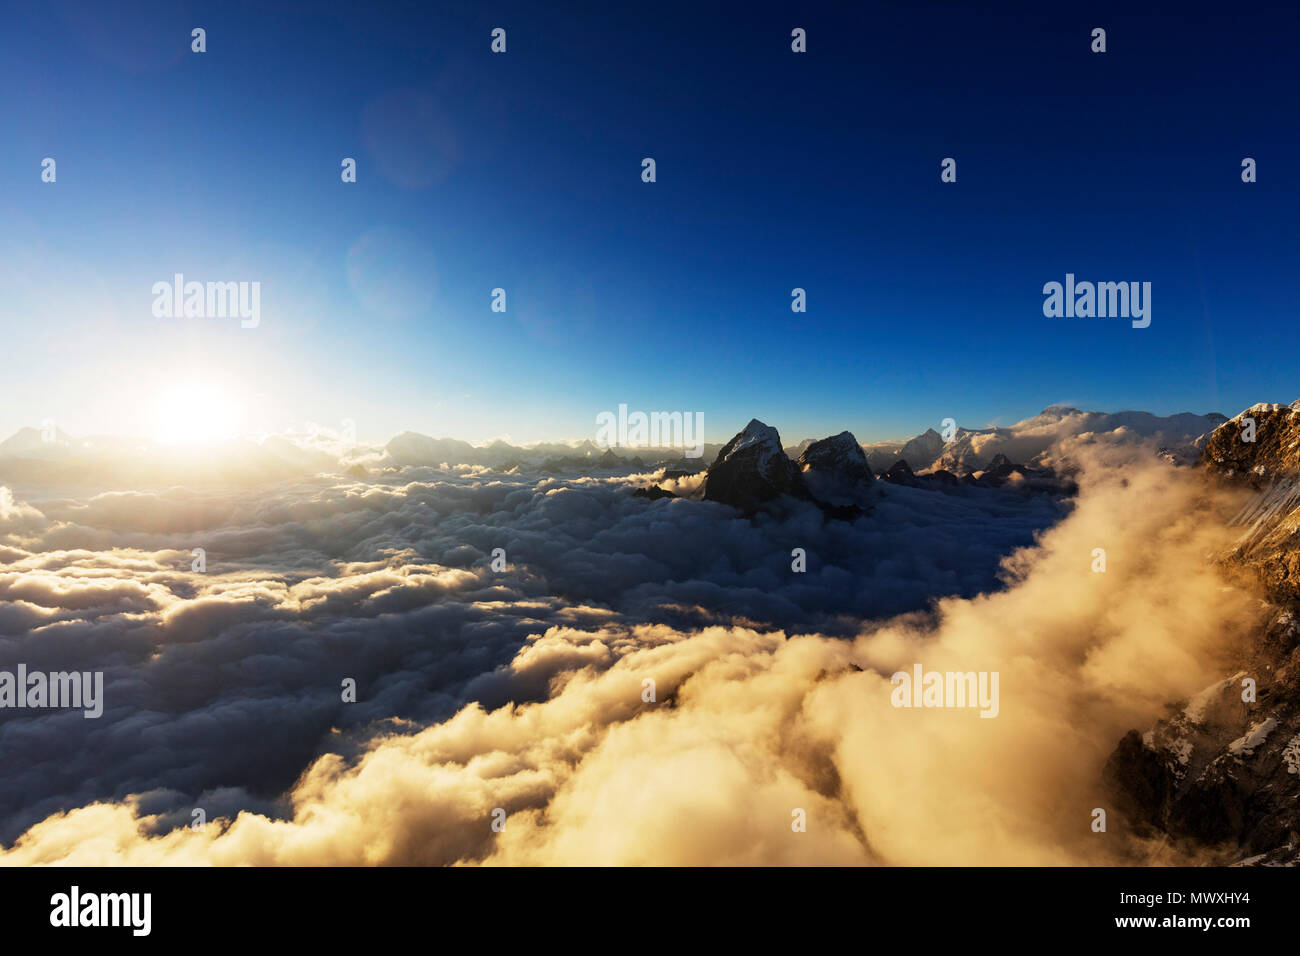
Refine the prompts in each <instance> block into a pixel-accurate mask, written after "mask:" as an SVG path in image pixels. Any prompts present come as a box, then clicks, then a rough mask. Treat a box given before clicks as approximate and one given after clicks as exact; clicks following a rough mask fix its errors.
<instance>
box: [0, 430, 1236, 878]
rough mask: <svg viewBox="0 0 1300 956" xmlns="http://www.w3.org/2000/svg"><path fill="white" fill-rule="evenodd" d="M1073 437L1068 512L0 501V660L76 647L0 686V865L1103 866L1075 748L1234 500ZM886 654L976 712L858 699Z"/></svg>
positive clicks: (570, 491)
mask: <svg viewBox="0 0 1300 956" xmlns="http://www.w3.org/2000/svg"><path fill="white" fill-rule="evenodd" d="M1084 458H1086V467H1085V469H1084V472H1083V475H1084V480H1083V482H1082V491H1081V494H1080V496H1079V498H1078V500H1077V502H1076V503H1075V504H1074V505H1073V507H1072V508H1071V507H1067V506H1063V505H1062V504H1060V503H1058V502H1056V501H1054V500H1053V499H1051V498H1047V497H1044V496H1025V495H1018V494H1016V493H1014V492H1000V491H993V490H985V489H963V490H962V492H961V493H957V494H942V493H938V492H933V491H926V490H920V489H912V488H902V487H892V486H883V487H882V488H881V497H880V500H879V503H878V504H877V507H876V510H875V512H874V513H873V514H871V515H869V516H867V517H864V518H862V519H860V520H859V521H857V522H854V523H847V522H836V521H826V520H825V519H824V518H823V517H822V516H821V514H820V513H819V512H818V511H817V510H816V509H815V508H813V507H811V506H806V507H805V506H802V505H797V504H792V505H791V506H790V509H789V510H788V511H787V512H785V513H783V514H780V515H768V516H765V517H764V516H760V517H759V518H757V519H756V520H755V521H753V522H750V521H746V520H743V519H738V518H737V517H735V515H734V513H733V512H731V511H730V510H729V509H727V508H725V507H723V506H720V505H714V504H710V503H704V502H694V501H683V500H663V501H656V502H647V501H645V500H643V499H636V498H633V497H632V496H631V495H630V494H629V490H630V486H631V485H632V484H634V483H635V482H636V481H637V479H635V478H631V479H625V478H609V479H574V480H558V479H554V478H538V477H528V476H520V475H517V474H515V475H501V474H498V473H494V472H485V471H484V470H482V469H476V468H458V469H430V468H407V469H403V470H400V471H397V472H392V473H386V474H383V475H380V476H374V475H372V476H371V477H369V478H366V479H358V480H352V479H343V478H339V477H338V476H335V477H332V478H331V477H328V476H318V477H315V478H311V479H298V480H291V481H287V482H282V483H280V484H278V485H275V486H274V487H271V488H268V487H267V486H256V487H244V486H232V485H225V486H216V487H210V488H207V489H205V490H198V489H195V488H188V489H185V490H183V491H182V490H179V489H170V490H169V489H155V490H152V491H147V492H142V491H134V492H117V491H115V492H107V493H96V494H68V495H66V496H64V497H57V498H55V497H47V498H40V499H36V498H32V499H29V500H25V499H24V498H22V497H18V498H15V496H13V495H3V494H0V561H3V562H4V563H3V565H0V600H3V601H4V602H6V603H5V604H4V605H2V606H3V607H4V610H3V611H0V634H3V635H5V636H4V638H3V639H0V664H3V665H9V664H10V662H17V661H23V662H25V663H26V664H27V665H28V666H29V668H42V669H46V670H57V669H67V668H70V667H75V668H77V669H80V670H88V669H102V670H104V671H105V677H106V679H105V697H106V710H105V715H104V717H103V718H101V719H100V720H97V721H96V720H85V719H83V718H82V717H81V715H80V713H79V712H71V713H69V712H44V713H41V714H40V715H38V716H36V717H33V716H31V712H26V713H20V712H13V713H5V714H3V716H2V717H0V719H2V720H3V723H0V743H3V745H4V747H5V750H6V753H7V754H11V755H13V756H12V759H11V762H10V765H9V766H10V768H11V769H10V772H8V773H7V774H6V776H5V779H4V781H3V783H0V809H2V813H3V824H4V829H3V832H0V839H3V840H4V841H5V842H6V843H7V844H12V846H11V848H10V849H9V850H8V851H7V852H5V853H4V856H3V859H4V860H5V861H6V862H11V863H28V862H55V861H65V862H96V863H99V862H130V863H149V862H195V863H198V862H211V863H237V862H250V863H378V862H388V863H417V862H418V863H444V864H445V863H455V862H471V861H483V862H498V863H521V862H526V863H726V862H731V863H910V864H924V863H954V864H955V863H1029V862H1046V863H1061V862H1075V861H1077V862H1101V861H1108V860H1116V859H1126V858H1129V855H1131V854H1134V853H1139V852H1140V851H1141V848H1136V847H1133V846H1129V845H1121V844H1120V838H1118V837H1114V838H1107V837H1106V836H1105V835H1099V834H1094V833H1092V832H1091V831H1090V829H1089V823H1090V821H1091V818H1090V813H1091V810H1092V808H1094V807H1097V806H1103V807H1104V806H1105V797H1104V795H1103V794H1101V793H1099V792H1098V780H1099V772H1098V768H1099V767H1100V764H1101V762H1102V761H1104V759H1105V756H1106V754H1107V753H1108V752H1109V750H1110V749H1111V748H1112V747H1113V745H1114V743H1115V741H1116V739H1117V738H1118V737H1119V735H1120V734H1122V733H1123V731H1124V730H1126V729H1128V727H1130V726H1136V725H1138V724H1140V723H1142V722H1144V721H1149V720H1150V719H1151V718H1153V717H1154V716H1156V715H1157V714H1158V713H1159V712H1160V709H1161V707H1162V706H1163V705H1164V703H1165V702H1166V701H1167V700H1169V699H1171V698H1174V697H1177V696H1179V695H1184V694H1187V693H1190V692H1192V691H1194V690H1196V689H1199V687H1201V686H1203V685H1204V684H1205V683H1208V682H1209V680H1210V679H1212V678H1213V677H1214V676H1215V673H1214V669H1213V668H1214V659H1215V653H1216V651H1217V650H1218V649H1221V648H1226V647H1228V646H1229V645H1230V643H1231V641H1232V640H1233V638H1234V635H1236V634H1237V633H1239V632H1240V630H1241V629H1242V628H1243V627H1244V626H1246V624H1247V623H1248V622H1249V621H1250V620H1251V618H1252V615H1253V614H1254V613H1255V610H1254V609H1255V604H1254V602H1253V600H1252V599H1250V598H1249V597H1248V596H1247V595H1245V594H1244V593H1241V592H1238V591H1234V590H1223V583H1222V582H1220V581H1218V579H1217V578H1216V577H1215V573H1216V572H1214V571H1213V569H1212V566H1211V565H1210V564H1209V563H1208V562H1207V561H1206V560H1205V557H1206V555H1207V553H1209V552H1211V551H1213V550H1214V549H1216V548H1218V547H1220V546H1221V545H1222V544H1223V543H1224V542H1225V541H1226V540H1227V536H1228V531H1227V530H1225V529H1224V528H1223V526H1222V523H1221V512H1222V509H1224V508H1226V507H1230V505H1231V502H1226V501H1218V500H1213V501H1212V500H1210V499H1208V498H1206V497H1205V495H1206V491H1205V489H1204V488H1203V487H1202V485H1201V483H1200V482H1199V481H1198V480H1197V479H1196V477H1195V476H1194V475H1191V474H1189V473H1187V472H1185V471H1184V472H1180V471H1178V470H1176V469H1174V468H1173V467H1172V466H1170V465H1167V464H1164V463H1162V462H1159V461H1157V460H1155V459H1154V458H1152V457H1151V456H1150V454H1149V452H1147V453H1144V454H1139V453H1136V452H1135V451H1134V450H1132V449H1131V448H1129V449H1124V450H1120V449H1116V448H1110V447H1106V446H1102V447H1097V448H1092V449H1091V450H1089V451H1087V452H1086V453H1085V454H1084ZM1081 460H1083V459H1081ZM1063 515H1064V517H1063ZM1053 522H1059V523H1057V524H1055V525H1054V526H1052V527H1050V530H1046V531H1043V530H1042V529H1045V528H1048V527H1049V526H1050V525H1052V524H1053ZM1035 532H1041V537H1040V538H1039V539H1038V541H1037V543H1035ZM200 547H201V548H204V549H205V551H206V560H207V571H206V573H202V574H200V573H196V572H193V571H192V570H191V568H190V565H191V561H192V560H193V559H192V556H191V550H192V549H193V548H200ZM794 547H802V548H805V549H806V550H807V552H808V571H807V572H806V573H803V574H798V573H794V572H792V571H791V558H790V551H791V549H792V548H794ZM1098 547H1101V548H1105V549H1106V553H1107V565H1108V567H1107V571H1106V572H1105V573H1094V572H1093V571H1092V570H1091V568H1092V565H1093V562H1094V557H1093V551H1094V549H1095V548H1098ZM494 548H504V549H505V552H506V559H507V569H506V570H505V571H503V572H499V573H498V572H494V571H493V570H492V569H491V567H490V565H489V562H490V557H491V554H492V551H493V549H494ZM999 574H1000V575H1001V583H999V577H998V576H999ZM932 599H939V600H938V601H937V603H935V604H933V605H931V603H930V602H931V601H932ZM917 662H920V663H923V664H924V666H925V667H926V668H927V669H938V670H960V671H968V670H976V671H999V672H1000V674H1001V688H1002V702H1001V714H1000V716H999V717H998V718H997V719H994V720H982V719H979V718H978V717H977V716H976V714H975V713H974V712H973V711H959V710H950V711H943V710H908V709H896V708H894V707H892V706H891V705H890V690H891V687H890V684H889V675H890V674H891V673H892V672H893V671H895V670H900V669H908V668H910V667H911V666H912V664H913V663H917ZM348 677H350V678H353V679H355V680H356V682H357V687H358V700H357V702H356V703H344V702H342V700H341V699H340V682H341V681H342V680H343V679H344V678H348ZM646 681H653V682H654V684H653V686H654V692H655V693H654V697H655V699H654V700H653V701H647V700H645V699H643V697H644V695H645V694H646V693H647V691H646V688H647V687H648V686H649V685H647V684H646V683H645V682H646ZM195 807H201V808H203V809H204V812H205V814H206V815H207V818H208V819H209V820H210V821H213V822H211V823H209V825H208V826H207V827H206V828H204V829H203V830H201V831H196V830H192V829H190V828H188V826H187V824H188V823H189V822H190V820H191V813H192V810H193V808H195ZM498 808H499V809H501V810H503V811H504V812H505V814H506V817H505V819H506V826H505V828H504V830H501V831H500V832H496V831H494V830H493V829H492V826H491V822H492V814H493V811H494V810H496V809H498ZM797 811H802V813H803V815H805V816H806V819H807V829H806V832H795V831H794V830H792V828H791V823H792V820H793V819H794V818H795V815H797ZM14 841H16V842H14Z"/></svg>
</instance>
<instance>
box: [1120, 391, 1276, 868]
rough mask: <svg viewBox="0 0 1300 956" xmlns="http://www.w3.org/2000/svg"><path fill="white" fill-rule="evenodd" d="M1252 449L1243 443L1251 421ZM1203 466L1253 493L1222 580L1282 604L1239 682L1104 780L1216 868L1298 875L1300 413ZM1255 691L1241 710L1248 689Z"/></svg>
mask: <svg viewBox="0 0 1300 956" xmlns="http://www.w3.org/2000/svg"><path fill="white" fill-rule="evenodd" d="M1245 417H1250V418H1253V419H1255V427H1256V430H1255V441H1254V442H1248V441H1243V440H1242V439H1243V426H1244V425H1245V422H1244V420H1243V419H1244V418H1245ZM1200 466H1201V467H1202V468H1203V469H1204V470H1205V471H1206V473H1207V475H1208V476H1209V478H1210V480H1212V481H1216V482H1223V483H1226V484H1229V485H1233V486H1237V487H1242V488H1247V489H1249V490H1251V491H1252V492H1253V493H1254V494H1253V496H1252V499H1251V500H1250V501H1249V502H1248V504H1247V506H1246V507H1245V508H1244V509H1243V511H1242V512H1241V514H1240V515H1238V517H1237V523H1238V524H1240V525H1241V526H1242V530H1243V535H1242V538H1241V540H1240V541H1239V542H1238V543H1237V544H1236V546H1235V547H1233V548H1232V549H1231V550H1230V551H1229V552H1228V553H1227V554H1226V555H1223V556H1222V563H1223V565H1224V567H1225V571H1227V572H1228V573H1230V574H1234V573H1236V574H1245V575H1247V576H1249V577H1251V578H1253V579H1254V580H1255V581H1257V582H1258V583H1259V584H1260V586H1261V587H1262V588H1263V590H1264V591H1265V592H1266V594H1267V595H1268V597H1269V599H1270V601H1272V602H1273V604H1272V605H1271V609H1270V610H1269V612H1268V614H1267V623H1266V624H1265V625H1264V626H1262V627H1261V628H1260V630H1259V631H1258V632H1257V633H1256V635H1255V637H1254V640H1253V642H1252V644H1251V646H1250V647H1249V648H1247V649H1246V650H1245V651H1243V653H1242V659H1241V661H1240V669H1239V672H1237V673H1235V674H1233V675H1225V677H1224V679H1223V680H1222V681H1221V682H1220V683H1218V684H1215V685H1212V686H1211V687H1209V688H1206V689H1205V690H1204V691H1202V692H1201V693H1200V694H1198V695H1196V696H1195V697H1193V698H1192V700H1191V701H1189V702H1187V704H1186V706H1184V707H1182V708H1181V709H1180V710H1179V711H1177V712H1176V713H1174V714H1172V715H1171V716H1170V717H1168V718H1166V719H1164V720H1161V721H1160V722H1159V723H1157V724H1156V726H1155V727H1154V728H1152V729H1151V730H1149V731H1148V732H1146V733H1145V734H1143V733H1139V732H1138V731H1137V730H1133V731H1130V732H1129V733H1128V734H1127V735H1125V737H1124V738H1123V739H1122V740H1121V741H1120V743H1119V745H1118V747H1117V748H1116V749H1115V751H1114V752H1113V753H1112V754H1111V756H1110V759H1109V760H1108V762H1107V764H1106V767H1105V771H1104V781H1105V783H1106V785H1107V787H1108V788H1109V790H1110V792H1111V793H1112V794H1113V795H1114V798H1115V801H1116V807H1117V809H1118V810H1119V811H1120V814H1121V816H1122V818H1123V820H1124V822H1125V823H1126V824H1127V825H1128V826H1129V827H1130V828H1131V829H1132V830H1133V831H1135V832H1136V833H1138V834H1141V835H1144V836H1154V837H1167V838H1171V839H1172V840H1173V841H1174V842H1175V844H1176V845H1178V846H1180V847H1181V848H1182V849H1184V850H1186V851H1188V852H1193V853H1199V854H1208V855H1209V858H1211V859H1214V860H1215V861H1217V862H1234V861H1243V862H1249V863H1287V864H1291V865H1296V864H1300V536H1298V532H1300V520H1298V519H1300V492H1298V491H1297V488H1298V487H1300V403H1297V405H1294V406H1291V407H1287V406H1277V405H1256V406H1254V407H1253V408H1251V409H1247V410H1246V411H1245V412H1243V413H1242V415H1239V416H1238V417H1237V418H1235V419H1233V420H1231V421H1228V422H1226V423H1224V424H1222V425H1220V426H1219V427H1218V428H1216V429H1215V430H1214V432H1213V433H1212V434H1211V435H1210V436H1209V437H1208V439H1207V440H1206V442H1205V444H1204V449H1203V451H1202V453H1201V457H1200ZM1247 677H1249V678H1253V679H1254V680H1255V681H1256V684H1257V698H1256V700H1254V701H1244V700H1243V699H1242V692H1243V686H1242V681H1243V680H1245V679H1246V678H1247Z"/></svg>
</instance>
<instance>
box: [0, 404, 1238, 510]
mask: <svg viewBox="0 0 1300 956" xmlns="http://www.w3.org/2000/svg"><path fill="white" fill-rule="evenodd" d="M1225 421H1227V419H1226V418H1225V417H1224V416H1223V415H1219V414H1213V413H1212V414H1208V415H1194V414H1191V413H1183V414H1178V415H1171V416H1168V417H1164V418H1162V417H1159V416H1156V415H1152V414H1150V413H1148V412H1137V411H1125V412H1116V413H1105V412H1085V411H1081V410H1079V409H1077V408H1069V407H1066V406H1061V405H1053V406H1051V407H1049V408H1046V409H1044V410H1043V411H1042V412H1041V413H1040V414H1038V415H1036V416H1034V417H1033V418H1028V419H1025V420H1024V421H1022V422H1018V423H1016V424H1014V425H1011V426H1007V427H993V428H983V429H968V428H960V427H958V428H955V429H954V431H953V432H952V434H951V436H950V440H949V441H945V440H944V437H943V435H941V434H940V433H939V432H937V431H935V430H934V429H927V430H926V431H925V432H923V433H922V434H920V435H917V436H915V437H913V438H911V439H908V440H907V441H894V442H874V443H871V444H868V445H860V446H859V447H860V449H861V451H862V453H863V457H864V463H865V465H866V466H867V467H868V468H869V469H870V470H871V471H872V472H874V473H875V474H876V475H881V476H884V477H892V478H894V479H897V480H911V479H912V477H913V476H927V475H937V477H938V478H939V479H940V480H941V481H944V480H948V479H949V477H956V478H963V477H966V476H973V475H978V474H979V473H980V472H982V471H985V470H989V469H990V468H991V467H997V466H998V465H999V464H1004V463H1009V464H1015V465H1018V466H1022V467H1024V468H1029V469H1032V468H1037V467H1039V466H1047V465H1051V464H1052V463H1053V462H1052V461H1051V455H1052V453H1053V449H1054V448H1056V447H1058V446H1059V444H1060V443H1061V442H1062V441H1063V440H1065V439H1070V438H1076V437H1085V436H1087V435H1089V434H1097V433H1108V434H1110V435H1112V436H1113V437H1118V438H1120V439H1123V438H1125V437H1130V436H1131V437H1132V439H1133V440H1135V441H1139V440H1140V441H1148V440H1154V441H1155V442H1156V443H1157V444H1159V445H1161V446H1163V447H1165V448H1167V449H1171V450H1173V451H1171V454H1174V453H1176V454H1178V455H1180V456H1181V457H1182V458H1183V459H1184V460H1188V461H1190V460H1194V458H1195V456H1196V454H1198V453H1199V446H1198V445H1197V442H1198V440H1203V439H1204V437H1205V436H1207V435H1208V434H1209V433H1210V432H1211V431H1213V430H1214V429H1215V428H1216V427H1218V426H1219V425H1221V424H1222V423H1223V422H1225ZM760 424H761V423H760ZM764 427H765V428H766V427H767V426H764ZM773 434H775V431H774V430H773ZM737 437H739V436H737ZM777 440H778V441H779V438H778V439H777ZM732 441H733V442H734V441H735V439H732ZM827 441H831V439H821V440H820V443H824V442H827ZM834 441H835V443H836V446H837V447H838V448H839V452H840V453H841V454H842V453H843V450H844V443H845V442H852V443H853V444H855V445H856V444H857V442H856V439H854V438H853V436H852V435H851V434H850V433H849V432H842V433H840V434H839V435H837V436H835V438H834ZM814 444H819V442H818V440H814V439H806V440H804V441H802V442H799V443H798V444H797V445H794V446H788V447H786V448H785V449H784V451H785V455H786V456H787V457H788V458H789V459H790V460H791V461H792V462H798V461H800V460H801V459H802V458H803V456H804V455H805V453H806V452H807V451H808V450H809V449H810V448H811V447H812V446H813V445H814ZM723 448H724V446H722V445H717V444H706V445H705V446H704V454H703V456H702V457H699V458H685V457H683V452H682V449H680V448H645V449H642V448H636V449H627V448H618V449H607V448H601V447H600V446H598V445H597V444H596V443H595V442H593V441H591V440H585V441H581V442H577V443H562V442H550V443H541V444H536V445H522V446H521V445H512V444H509V443H507V442H504V441H495V442H491V443H489V444H486V445H473V444H470V443H469V442H466V441H460V440H458V439H454V438H431V437H429V436H427V435H421V434H419V433H417V432H411V431H407V432H403V433H401V434H400V435H397V436H396V437H394V438H392V439H391V440H390V441H388V442H387V443H386V444H384V445H382V446H374V445H370V446H366V445H348V446H344V445H343V443H340V442H338V441H335V440H332V439H328V438H321V437H320V436H301V435H299V436H286V435H275V436H270V437H268V438H265V439H263V440H262V441H260V442H257V441H251V440H237V441H230V442H226V443H225V444H223V445H221V446H219V447H218V448H215V449H212V448H203V449H198V448H194V447H191V446H184V445H181V446H165V445H159V444H156V443H154V442H152V441H149V440H147V439H127V438H115V437H107V436H90V437H87V438H80V439H78V438H73V437H71V436H69V435H67V434H65V433H64V432H62V431H58V430H46V431H44V432H43V431H41V430H39V429H36V428H23V429H20V430H19V431H18V432H17V433H16V434H14V435H13V436H11V437H10V438H8V439H6V440H5V441H4V442H0V479H4V478H6V477H7V476H15V475H16V476H17V477H19V478H24V477H26V478H36V479H39V478H49V479H57V478H59V477H61V476H64V475H67V474H76V473H79V472H80V471H82V470H83V469H85V468H87V467H90V466H95V467H96V468H97V469H98V470H99V471H100V472H101V473H104V472H106V473H108V474H109V475H110V476H116V477H118V478H120V479H121V480H123V481H140V482H152V483H157V482H184V481H189V480H213V481H217V480H241V481H246V480H257V479H266V480H275V479H280V478H286V477H291V476H293V475H297V474H304V473H317V472H339V473H348V474H351V475H354V476H357V477H361V476H364V475H366V474H369V473H371V472H372V471H373V472H383V471H385V470H388V469H400V468H406V467H435V468H436V467H440V466H442V465H447V466H448V467H458V466H471V467H481V468H490V469H494V470H501V471H511V470H518V471H525V472H538V473H544V474H556V475H562V474H589V473H599V472H601V471H623V472H628V471H642V470H644V471H656V470H659V469H665V470H666V471H668V472H669V473H679V472H680V473H683V474H691V473H696V472H700V471H703V470H704V469H705V468H707V467H708V466H709V465H710V464H711V463H713V462H714V461H715V459H716V458H717V456H718V453H719V452H720V451H722V450H723ZM827 448H828V446H824V445H823V446H822V451H820V452H818V453H816V454H815V455H814V465H815V466H816V463H817V462H820V463H821V464H820V466H817V467H821V468H822V469H824V468H825V463H826V460H827V459H826V457H825V454H826V451H827ZM999 456H1002V458H1001V459H999ZM899 461H903V462H905V463H906V469H905V472H904V470H902V469H897V468H896V466H897V465H898V462H899ZM807 464H808V462H804V465H801V466H800V470H801V471H807V470H808V468H807V467H804V466H805V465H807ZM720 480H721V479H715V485H716V484H717V481H720ZM823 484H824V482H823ZM856 494H857V491H855V490H853V489H849V491H848V497H849V498H853V497H855V496H856ZM843 497H844V495H842V494H841V495H839V498H843Z"/></svg>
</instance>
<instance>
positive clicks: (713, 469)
mask: <svg viewBox="0 0 1300 956" xmlns="http://www.w3.org/2000/svg"><path fill="white" fill-rule="evenodd" d="M781 495H793V496H794V497H796V498H809V497H811V495H810V494H809V492H808V488H807V485H806V484H805V483H804V480H803V476H802V474H801V473H800V471H799V468H798V467H797V466H796V465H795V463H794V462H792V461H791V460H790V457H789V456H788V455H786V453H785V449H784V448H782V446H781V436H780V435H779V434H778V433H777V430H776V429H775V428H773V427H772V426H771V425H765V424H763V423H762V422H760V421H759V420H758V419H757V418H754V419H750V422H749V424H748V425H746V426H745V427H744V429H742V430H741V431H740V433H739V434H737V435H736V436H735V437H734V438H732V439H731V441H729V442H727V444H725V445H723V446H722V450H721V451H719V452H718V457H717V458H715V459H714V461H713V464H712V465H710V466H709V471H708V474H707V475H705V478H704V499H705V500H706V501H719V502H722V503H723V504H727V505H731V506H732V507H733V508H739V509H740V510H741V511H743V512H745V514H748V515H752V514H754V512H756V511H757V510H758V509H759V507H760V506H761V505H763V504H764V503H766V502H769V501H772V500H774V499H776V498H779V497H780V496H781Z"/></svg>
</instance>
